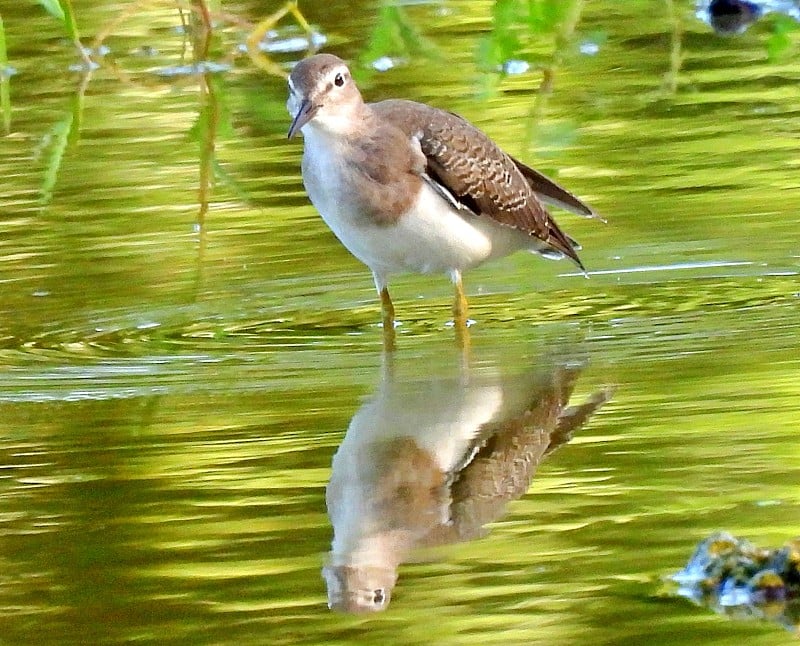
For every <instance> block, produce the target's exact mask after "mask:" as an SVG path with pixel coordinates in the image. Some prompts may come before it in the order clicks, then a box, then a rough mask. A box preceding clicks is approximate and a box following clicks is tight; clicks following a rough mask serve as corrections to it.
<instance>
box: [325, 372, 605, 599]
mask: <svg viewBox="0 0 800 646" xmlns="http://www.w3.org/2000/svg"><path fill="white" fill-rule="evenodd" d="M391 360H392V358H391V357H387V361H391ZM395 361H396V359H395ZM399 368H400V366H399V365H396V364H394V363H387V364H385V365H384V369H383V373H382V378H381V381H380V384H379V386H378V388H377V390H376V392H375V393H374V395H372V397H371V398H370V399H369V400H367V401H366V402H365V403H364V404H363V405H362V406H361V408H360V409H359V410H358V411H357V412H356V414H355V415H353V418H352V420H351V422H350V426H349V428H348V430H347V434H346V435H345V438H344V440H343V441H342V444H341V446H340V447H339V449H338V451H337V453H336V455H335V456H334V458H333V469H332V473H331V479H330V482H329V484H328V488H327V496H326V498H327V505H328V514H329V515H330V519H331V523H332V525H333V531H334V537H333V542H332V550H331V553H330V556H329V560H328V563H327V565H326V566H325V567H324V568H323V577H324V579H325V581H326V584H327V588H328V605H329V606H330V607H331V608H332V609H335V610H339V611H344V612H367V611H378V610H383V609H385V608H386V607H387V606H388V605H389V601H390V599H391V594H392V590H393V588H394V586H395V584H396V582H397V576H398V567H399V565H400V564H401V563H402V562H404V561H406V560H408V559H409V558H410V557H411V556H412V553H413V551H414V550H415V548H421V547H432V546H437V545H446V544H451V543H456V542H459V541H467V540H471V539H474V538H477V537H480V536H482V535H483V534H484V533H485V532H486V530H485V529H484V526H485V525H486V524H487V523H490V522H492V521H494V520H496V519H497V518H499V517H500V516H501V515H502V513H503V510H504V508H505V505H506V503H508V502H509V501H511V500H515V499H517V498H519V497H520V496H522V495H523V494H524V493H525V492H526V491H527V489H528V487H529V485H530V482H531V479H532V478H533V475H534V473H535V471H536V468H537V467H538V465H539V463H540V462H541V460H542V459H543V458H544V457H545V456H547V455H548V454H549V453H551V452H552V451H554V450H555V449H557V448H558V447H560V446H561V445H562V444H565V443H566V442H568V441H569V440H570V439H571V438H572V434H573V432H574V431H575V430H577V429H579V428H580V427H581V426H582V425H583V424H584V423H585V422H586V421H587V419H588V418H589V417H590V416H591V415H592V414H593V413H594V412H595V411H596V410H597V409H598V408H599V407H600V406H602V405H603V404H604V403H605V402H606V401H608V399H609V397H610V394H611V393H610V390H608V389H605V390H600V391H598V392H596V393H595V394H594V395H592V396H591V397H590V398H589V399H588V400H587V401H586V402H585V403H583V404H580V405H576V406H570V405H569V398H570V395H571V394H572V390H573V388H574V386H575V382H576V380H577V377H578V375H579V374H580V372H581V370H582V368H583V366H582V364H581V363H580V362H571V363H570V362H557V361H556V362H554V361H548V362H547V366H546V367H543V366H542V365H541V363H540V364H539V365H538V366H535V367H532V368H530V369H529V370H522V371H521V370H519V369H518V368H517V369H516V370H513V371H511V373H509V371H505V373H506V374H504V371H501V370H500V369H499V368H497V367H495V368H492V369H488V368H485V367H484V368H482V369H480V370H472V371H471V370H469V369H468V368H467V367H465V366H464V364H463V363H462V364H459V367H458V368H456V369H455V370H454V371H453V372H451V373H450V374H449V375H445V376H442V377H438V378H432V377H428V378H425V379H420V378H419V376H418V375H420V374H424V373H423V372H421V371H420V367H419V365H414V366H413V368H414V370H415V374H416V375H417V377H416V378H406V379H404V378H401V377H399V376H398V375H397V373H398V371H399ZM439 372H441V370H439Z"/></svg>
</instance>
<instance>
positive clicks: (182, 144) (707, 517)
mask: <svg viewBox="0 0 800 646" xmlns="http://www.w3.org/2000/svg"><path fill="white" fill-rule="evenodd" d="M74 4H75V5H76V13H77V15H78V22H79V25H78V26H79V28H80V30H81V33H82V34H83V35H84V37H85V40H86V41H87V42H91V40H92V38H93V37H94V36H95V35H96V34H98V33H100V32H101V31H102V30H103V29H104V27H105V26H106V25H108V24H109V21H110V20H113V19H114V17H115V16H118V15H119V14H120V11H121V10H122V9H123V8H124V7H125V6H127V5H126V4H125V3H107V2H85V3H74ZM223 5H224V8H225V10H226V11H228V12H230V13H231V14H233V15H235V16H238V17H239V18H241V19H243V20H247V21H249V22H251V23H255V22H257V21H258V20H259V19H260V18H262V17H263V16H264V15H265V13H267V12H268V11H271V10H272V9H273V8H274V7H269V8H266V9H265V7H264V6H263V5H262V3H256V2H250V3H247V2H231V3H223ZM669 5H670V3H667V2H663V1H656V0H653V1H649V0H642V1H636V2H633V1H631V2H625V3H619V2H601V1H596V2H587V3H585V4H580V3H576V4H575V5H570V6H571V7H572V9H573V10H574V11H573V13H572V19H573V23H574V24H573V25H572V28H564V29H562V31H561V32H560V33H558V34H555V33H553V32H550V31H547V30H545V31H544V32H543V33H542V34H540V35H537V36H535V37H532V36H530V35H528V34H527V32H525V33H522V34H520V35H518V39H519V41H520V50H519V54H520V56H519V57H521V58H525V59H527V60H529V61H530V62H532V63H533V65H532V67H531V69H530V70H529V71H528V72H526V73H524V74H519V75H513V76H506V77H501V76H498V75H496V74H493V73H487V72H485V71H481V69H480V68H481V66H480V64H478V63H477V62H476V61H480V60H481V57H480V56H479V54H478V52H479V51H481V47H482V45H481V44H480V43H481V42H484V45H483V47H485V46H486V45H485V43H486V42H487V41H486V39H487V38H490V36H489V34H491V33H492V32H491V29H492V26H493V22H492V17H491V16H492V14H491V8H492V4H491V3H485V2H441V3H433V4H412V5H409V6H406V7H404V8H403V9H402V10H401V13H400V14H394V15H395V17H396V18H397V16H398V15H399V17H400V19H402V20H403V21H405V22H404V25H406V28H407V29H410V30H411V32H412V33H416V34H417V36H416V37H415V38H413V39H412V40H415V41H417V42H416V48H412V50H411V51H409V52H406V53H404V54H402V55H400V56H399V58H405V59H406V61H405V63H404V64H401V65H399V66H398V67H396V68H395V69H392V70H390V71H388V72H385V73H377V72H374V71H365V70H364V69H362V70H361V72H360V79H361V86H362V88H363V92H364V94H365V95H366V96H367V97H368V98H370V99H373V100H378V99H382V98H387V97H406V98H411V99H416V100H421V101H425V102H429V103H432V104H435V105H438V106H441V107H447V108H448V109H451V110H454V111H456V112H459V113H461V114H463V115H464V116H466V117H468V118H469V119H470V120H472V121H473V122H474V123H476V124H477V125H479V126H480V127H481V128H483V129H484V130H486V131H487V132H489V133H490V134H491V135H492V136H493V137H494V138H495V139H496V140H497V141H498V142H499V143H500V144H501V145H502V146H504V147H505V148H506V149H507V150H508V151H509V152H510V153H512V154H514V155H516V156H519V157H521V158H523V159H524V160H526V161H528V162H530V163H532V164H533V165H535V166H536V167H537V168H539V169H541V170H542V171H544V172H546V173H548V174H550V175H553V176H555V177H557V178H558V179H559V181H561V182H562V183H563V184H565V185H566V186H568V187H569V188H570V189H571V190H573V191H574V192H575V193H576V194H578V195H579V196H580V197H581V198H583V199H585V200H586V201H587V202H589V203H590V204H591V205H592V206H593V207H594V208H596V209H597V211H598V212H600V213H601V214H602V215H603V216H605V217H606V218H607V220H608V222H607V224H602V223H599V222H597V221H592V220H583V219H580V218H577V217H574V216H571V215H569V214H564V213H560V214H557V216H558V220H559V222H560V223H561V225H562V227H563V228H564V229H565V230H566V231H567V232H568V233H569V234H570V235H571V236H573V237H575V238H576V239H578V240H579V241H580V242H581V243H582V245H583V251H582V252H581V257H582V259H583V262H584V264H585V265H586V266H587V268H588V270H589V272H590V274H591V277H590V279H589V280H586V279H585V278H583V277H582V276H580V275H576V274H575V272H574V271H573V269H572V268H571V267H570V266H568V265H567V263H554V262H548V261H545V260H541V259H539V258H536V257H532V256H530V255H527V254H520V255H517V256H513V257H510V258H507V259H504V260H502V261H499V262H496V263H494V264H492V265H489V266H485V267H482V268H480V269H477V270H475V271H473V272H471V273H469V274H468V275H467V276H466V277H465V286H466V289H467V292H468V294H469V296H470V307H471V309H470V315H471V318H472V319H473V320H474V324H473V325H472V327H471V335H472V352H471V356H470V357H469V360H468V362H466V363H467V364H468V365H465V362H464V361H463V360H462V357H460V356H459V354H458V352H457V350H456V348H455V344H454V340H453V338H454V334H453V330H452V328H451V327H450V299H451V290H450V286H449V284H448V281H447V280H446V278H444V277H441V278H440V277H415V276H409V277H404V278H401V279H397V280H396V281H395V283H394V284H393V296H394V299H395V306H396V310H397V317H398V319H399V321H400V323H401V325H400V327H399V328H398V338H397V345H398V350H397V352H396V354H395V356H394V359H393V362H392V367H391V371H390V372H389V373H388V374H387V365H386V360H385V358H384V357H382V351H381V329H380V327H379V325H378V322H379V319H380V308H379V304H378V302H377V298H376V297H375V294H374V288H373V286H372V280H371V278H370V275H369V272H368V271H367V270H366V269H365V268H364V267H363V266H361V265H360V264H359V263H358V262H357V261H356V260H354V259H353V258H352V257H350V256H349V254H348V253H347V251H346V250H344V249H343V248H342V247H341V246H340V245H339V243H338V242H337V241H336V240H335V238H334V237H333V236H332V235H331V233H330V232H329V231H328V230H327V228H326V227H325V225H324V223H323V222H322V221H321V219H320V218H319V216H318V215H317V214H316V213H315V212H314V210H313V208H312V207H311V206H310V204H309V203H308V200H307V198H306V197H305V193H304V191H303V188H302V184H301V181H300V176H299V161H300V150H301V144H300V142H298V141H292V142H287V141H286V138H285V134H286V130H287V128H288V124H289V121H288V115H287V114H286V111H285V108H284V102H285V95H286V88H285V82H284V81H283V79H281V78H279V77H277V76H271V75H269V74H267V73H265V72H263V71H261V70H259V69H257V68H256V67H255V66H254V65H253V63H252V62H251V61H250V59H248V58H247V57H246V56H244V55H238V56H236V57H235V58H233V59H232V66H231V69H230V70H228V71H225V72H221V73H218V74H215V75H213V76H211V77H210V80H209V82H208V84H207V85H206V86H205V89H203V87H202V86H203V84H202V83H201V82H200V79H199V78H198V77H196V76H191V75H181V74H165V73H164V71H165V70H167V68H173V67H175V66H177V65H181V64H184V63H189V62H190V53H187V51H188V52H190V51H191V48H188V50H187V47H186V43H185V42H184V40H183V38H182V36H181V35H180V33H179V32H178V31H176V27H177V26H179V25H180V20H179V17H178V14H177V12H176V10H175V9H174V8H173V7H172V5H169V4H168V3H164V5H159V4H157V3H152V4H150V5H143V6H142V8H140V9H139V10H137V11H135V12H133V13H132V14H131V15H129V16H127V17H125V18H124V20H123V21H122V22H121V23H120V24H119V25H118V26H117V27H116V28H115V29H113V30H112V33H111V35H110V36H109V37H108V39H107V41H106V44H107V45H108V46H109V47H110V48H111V54H110V55H109V56H107V57H106V58H105V59H104V61H103V63H102V65H101V67H100V68H99V69H98V70H95V71H94V72H93V74H92V75H91V78H89V79H86V80H83V79H82V78H81V75H80V74H78V73H76V72H71V71H69V66H70V65H72V64H75V63H77V62H78V58H77V56H76V55H75V53H74V50H73V49H72V48H71V46H70V44H69V43H68V42H66V41H65V40H64V38H63V29H62V28H61V27H60V26H59V25H58V23H57V22H56V21H55V20H54V19H53V18H52V17H50V16H48V15H47V14H46V13H45V12H44V11H42V10H40V8H39V7H38V5H36V4H35V3H17V2H12V1H11V0H3V1H2V2H0V13H1V14H2V18H3V24H4V26H5V31H6V39H7V45H8V50H9V52H8V54H9V63H10V64H12V65H13V66H14V67H15V68H16V70H17V74H16V75H14V76H12V77H11V83H10V90H11V91H10V97H11V108H12V111H11V128H10V132H9V133H8V134H6V135H5V136H3V137H2V139H1V140H0V178H2V179H1V180H0V186H2V188H1V189H0V644H32V643H38V644H45V643H48V644H49V643H53V644H73V643H74V644H94V643H123V642H141V643H154V644H156V643H157V644H225V643H236V644H315V643H331V644H351V643H397V644H417V643H419V644H428V643H433V642H436V643H443V644H495V643H503V644H530V643H568V644H640V643H650V644H661V643H663V644H675V643H704V644H705V643H714V644H741V643H747V644H776V643H793V642H794V641H795V638H793V637H792V636H791V633H790V632H789V631H787V630H786V629H784V628H782V627H779V626H777V625H775V624H771V623H769V622H758V621H732V620H729V619H726V618H723V617H720V616H718V615H716V614H714V613H712V612H711V611H709V610H706V609H703V608H698V607H695V606H693V605H691V604H690V603H689V602H687V601H684V600H681V599H677V598H673V597H671V596H668V595H665V594H664V592H663V588H664V586H663V582H662V579H663V577H664V576H665V575H668V574H670V573H671V572H674V571H676V570H678V569H680V568H681V567H682V566H683V565H684V563H685V562H686V560H687V559H688V558H689V556H690V555H691V552H692V550H693V548H694V546H695V544H696V543H697V542H698V541H699V540H700V539H702V538H703V537H705V536H706V535H708V534H709V533H711V532H712V531H715V530H717V529H726V530H728V531H730V532H732V533H734V534H737V535H742V536H746V537H748V538H749V539H751V540H752V541H754V542H755V543H759V544H763V545H765V546H776V545H779V544H781V543H783V542H784V541H785V540H787V539H788V538H791V537H793V536H797V535H798V534H800V486H798V483H800V466H798V465H800V443H798V441H797V438H798V428H799V426H798V425H799V424H800V399H799V397H800V339H798V322H800V318H799V316H798V315H799V314H800V312H799V311H798V310H799V309H800V279H799V278H798V271H799V270H800V243H799V242H798V235H797V226H798V218H797V213H798V211H800V188H799V187H798V182H797V176H798V169H799V168H800V154H798V133H800V113H798V110H797V100H798V93H797V87H798V85H797V84H798V80H800V65H799V64H798V62H797V57H796V53H797V51H798V48H800V32H790V33H789V38H790V39H793V41H794V50H793V54H795V55H792V53H790V54H789V55H787V56H786V57H783V58H778V59H777V60H768V58H767V49H766V47H765V40H766V39H768V38H769V37H770V30H771V26H770V24H771V23H770V22H769V21H765V22H764V24H759V25H756V26H754V27H752V28H751V29H750V30H749V31H748V32H747V34H745V35H744V36H742V37H740V38H735V39H733V38H727V39H720V38H719V37H717V36H715V35H713V33H712V32H711V31H710V30H709V29H708V28H707V27H706V26H704V25H702V24H701V23H699V22H697V21H696V20H695V19H694V17H693V6H692V3H690V2H685V3H678V2H676V3H675V4H674V12H673V13H670V11H669ZM301 8H302V9H303V10H304V12H305V14H306V16H307V17H308V19H309V20H310V21H311V23H312V24H313V25H315V26H316V27H317V28H318V29H319V31H321V32H322V33H324V34H325V35H326V37H327V38H328V45H327V46H326V51H331V52H334V53H336V54H339V55H341V56H343V57H345V58H347V59H348V60H359V59H360V58H361V59H363V57H365V56H366V55H367V54H366V52H369V51H372V50H370V47H373V48H374V47H377V45H375V42H376V39H377V37H376V36H375V34H376V31H377V30H378V29H377V27H376V25H379V24H380V22H379V19H378V14H379V11H378V5H377V3H359V4H357V5H354V4H353V3H344V2H330V3H326V4H325V5H324V6H322V4H321V3H311V2H308V3H301ZM385 14H386V10H384V18H385V17H386V16H385ZM243 40H244V32H243V31H242V30H241V29H240V28H237V27H234V26H231V23H230V22H228V23H225V25H224V26H222V27H221V28H220V30H219V31H218V33H217V35H216V37H215V40H214V42H213V43H212V50H211V51H212V55H211V56H210V58H211V59H212V60H217V61H222V60H225V59H227V57H228V54H229V53H230V52H232V51H235V49H236V45H237V44H238V43H241V42H243ZM370 43H372V45H370ZM592 44H594V45H596V46H597V51H596V53H581V46H583V49H584V51H590V50H591V48H590V47H589V45H592ZM299 56H301V54H299V53H294V54H292V53H290V54H281V55H278V56H277V57H276V60H277V61H279V62H281V63H288V62H290V61H292V60H295V59H296V58H298V57H299ZM678 61H680V66H678V65H677V62H678ZM543 67H547V69H548V72H547V74H546V78H547V81H548V87H549V91H548V92H537V90H539V88H540V85H541V84H542V79H543V72H542V69H543ZM212 144H213V146H212ZM212 147H213V150H214V152H213V155H212V156H209V151H210V150H211V149H212ZM209 176H215V177H216V179H215V182H214V183H213V186H210V185H209V182H207V181H206V179H204V178H207V177H209ZM204 196H205V198H204ZM204 199H205V200H206V201H207V211H206V210H204V208H203V207H202V202H203V201H204ZM559 363H561V364H564V363H567V364H569V365H571V366H573V368H574V369H575V370H576V372H577V375H576V376H577V384H576V388H575V393H574V396H573V403H579V402H581V401H584V400H585V399H586V398H587V397H589V396H590V395H591V394H592V393H594V392H596V391H598V390H600V389H601V388H603V387H606V386H615V387H616V391H615V394H614V396H613V399H612V400H611V401H610V402H609V403H607V404H606V405H605V406H604V407H603V408H601V409H600V410H599V411H598V412H597V413H596V414H595V415H594V416H593V417H592V418H591V419H590V420H589V421H588V423H587V424H586V425H585V426H584V427H583V428H582V429H580V430H579V431H577V432H576V433H575V437H574V439H573V440H572V441H571V442H570V443H569V444H567V445H566V446H562V447H561V448H560V449H559V450H558V451H557V452H554V453H553V454H552V455H550V456H548V457H547V458H546V459H545V460H543V461H542V463H541V465H540V466H539V468H538V470H537V472H536V475H535V478H534V479H533V481H532V483H531V485H530V488H529V489H528V491H527V493H526V494H525V495H523V496H522V497H521V498H520V499H519V500H516V501H512V502H510V503H509V504H508V505H507V506H506V508H505V510H504V513H503V514H502V515H500V516H499V517H497V518H496V519H494V521H493V522H492V523H491V524H490V525H489V526H488V529H489V531H488V533H487V534H486V535H485V536H484V537H482V538H478V539H476V540H472V541H467V542H462V543H458V544H450V545H447V546H444V547H440V548H438V549H437V550H435V551H434V552H433V553H428V552H425V553H423V554H414V553H411V554H408V555H407V558H406V557H404V562H403V563H402V564H400V565H399V569H398V571H399V579H398V581H397V585H396V588H395V590H394V594H393V597H392V602H391V605H390V606H389V608H388V609H387V610H386V611H385V612H384V613H381V614H378V615H366V616H365V615H360V616H348V615H340V614H335V613H332V612H331V611H329V610H328V608H327V606H326V599H327V598H326V590H325V583H324V581H323V579H322V576H321V570H322V567H323V566H324V565H325V563H326V562H327V560H328V558H329V557H328V552H329V550H330V548H331V539H332V533H333V532H332V528H331V521H330V519H329V517H328V515H327V513H326V503H325V487H326V484H327V482H328V480H329V478H330V476H331V464H332V459H333V455H334V453H335V452H336V450H337V447H338V446H339V445H340V444H341V442H342V440H343V438H344V436H345V432H346V430H347V429H348V425H350V423H351V418H353V416H354V415H357V414H358V413H359V411H362V412H363V411H364V410H365V407H367V408H369V407H370V406H374V405H376V402H378V403H380V402H381V401H384V400H383V399H382V398H383V397H384V395H385V393H386V392H387V388H388V389H389V390H390V391H391V392H399V393H402V394H403V395H402V398H401V401H402V402H403V405H404V406H406V407H407V409H406V410H405V411H404V415H405V416H406V417H403V419H406V418H407V419H408V420H409V421H408V422H407V425H408V426H409V435H413V434H414V433H419V432H420V429H424V428H426V427H425V425H424V424H425V423H426V422H425V420H426V419H428V418H429V417H430V416H436V415H439V416H440V417H442V418H443V419H444V418H446V419H452V420H453V425H454V426H455V425H456V422H458V421H459V420H462V418H463V419H465V420H466V419H468V418H470V416H469V414H468V413H469V411H470V410H472V409H468V408H465V407H463V406H461V405H460V404H459V402H460V401H461V399H459V398H462V399H464V400H467V399H469V397H467V396H466V394H465V393H468V392H469V393H472V392H473V391H468V389H469V388H471V387H472V385H474V384H476V383H477V384H483V386H482V388H484V390H481V389H480V388H477V387H476V389H475V391H474V393H477V394H476V395H475V398H477V401H478V403H479V404H481V405H476V408H477V409H480V410H483V408H482V406H483V405H484V404H485V406H486V407H488V408H491V406H492V405H493V404H492V402H495V401H501V400H504V398H513V397H517V398H520V397H524V393H520V392H519V389H520V388H521V386H522V385H524V384H525V383H527V382H526V379H527V377H526V375H531V374H538V375H541V374H545V375H547V374H550V373H548V370H549V369H548V366H552V365H558V364H559ZM387 384H388V385H387ZM392 388H394V389H395V390H391V389H392ZM432 392H433V393H435V392H441V393H443V394H442V397H441V398H440V399H441V406H442V408H441V411H440V410H439V409H438V408H437V406H438V400H437V401H434V402H432V401H431V397H430V393H432ZM532 392H533V391H532ZM472 396H473V395H470V397H472ZM476 419H481V418H480V416H478V418H476ZM377 425H378V423H376V426H377ZM376 432H377V431H376ZM395 432H396V433H400V431H395ZM452 432H455V431H452Z"/></svg>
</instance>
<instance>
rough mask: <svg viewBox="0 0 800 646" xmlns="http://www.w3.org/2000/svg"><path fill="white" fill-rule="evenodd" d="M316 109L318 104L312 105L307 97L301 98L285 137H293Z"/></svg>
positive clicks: (311, 117) (309, 119)
mask: <svg viewBox="0 0 800 646" xmlns="http://www.w3.org/2000/svg"><path fill="white" fill-rule="evenodd" d="M317 110H319V106H318V105H314V104H313V103H311V101H309V100H308V99H303V102H302V103H301V104H300V109H299V110H298V111H297V116H295V118H294V121H292V125H291V126H289V134H288V135H287V137H288V138H289V139H291V138H292V137H294V136H295V135H296V134H297V133H298V132H299V131H300V129H301V128H302V127H303V126H304V125H306V124H307V123H308V122H309V121H311V119H313V118H314V115H315V114H316V113H317Z"/></svg>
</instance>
